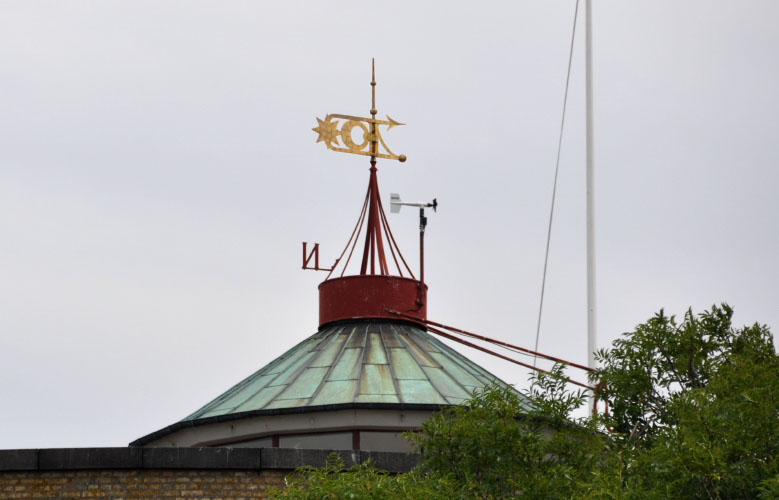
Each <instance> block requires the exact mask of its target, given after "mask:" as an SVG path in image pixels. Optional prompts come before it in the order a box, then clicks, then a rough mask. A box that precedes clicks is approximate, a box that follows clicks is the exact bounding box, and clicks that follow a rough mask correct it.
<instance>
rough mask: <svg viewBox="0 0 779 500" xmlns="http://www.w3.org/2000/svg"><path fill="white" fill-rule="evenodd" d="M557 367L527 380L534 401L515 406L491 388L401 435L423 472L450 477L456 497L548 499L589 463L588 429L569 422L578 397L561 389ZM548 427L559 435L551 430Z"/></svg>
mask: <svg viewBox="0 0 779 500" xmlns="http://www.w3.org/2000/svg"><path fill="white" fill-rule="evenodd" d="M561 377H562V368H561V367H557V368H556V369H555V373H554V374H553V375H552V376H549V375H543V374H541V375H539V376H538V377H536V378H535V379H534V380H533V384H532V391H533V398H534V399H533V400H534V401H535V403H536V404H535V405H534V407H533V408H531V409H528V408H527V407H525V406H523V405H522V403H521V400H520V398H519V396H518V394H517V393H516V392H515V391H514V390H512V389H510V388H502V387H500V386H497V385H495V386H491V387H487V388H485V389H484V390H483V391H481V392H477V393H475V394H474V396H473V397H472V398H471V399H470V400H469V401H468V402H467V403H466V405H464V406H456V407H452V408H448V409H446V410H443V411H441V412H439V413H437V414H435V415H433V416H432V417H431V418H430V419H428V420H427V421H426V422H425V423H424V424H423V425H422V428H421V429H420V432H419V433H413V434H409V435H408V437H409V438H410V439H411V441H412V442H413V443H415V444H416V447H417V449H418V451H419V453H420V456H421V463H420V469H421V470H422V471H425V472H439V473H440V472H446V473H448V474H451V476H452V478H453V479H454V481H455V482H456V484H457V486H458V491H460V494H461V497H462V498H507V497H512V496H517V495H519V494H520V493H521V494H522V498H528V499H532V498H556V497H564V496H567V495H569V494H570V493H571V492H572V488H571V485H572V484H573V483H575V482H576V481H577V480H581V478H582V477H583V476H584V475H585V474H586V471H587V470H588V469H589V468H591V467H592V466H593V464H594V461H595V458H596V456H597V455H596V454H595V453H594V451H595V450H597V449H598V448H599V447H600V443H599V436H598V435H597V433H595V432H594V429H592V428H590V427H588V426H586V425H584V426H581V425H576V424H572V423H571V422H570V421H569V420H568V419H567V416H568V413H569V412H570V411H571V410H573V409H574V408H576V407H578V406H579V405H580V404H581V402H582V395H581V394H569V393H567V392H566V391H565V390H564V384H565V382H563V381H562V379H561ZM555 427H559V428H563V429H565V432H564V433H560V432H553V430H554V428H555Z"/></svg>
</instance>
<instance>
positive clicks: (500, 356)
mask: <svg viewBox="0 0 779 500" xmlns="http://www.w3.org/2000/svg"><path fill="white" fill-rule="evenodd" d="M415 319H419V318H415ZM428 329H429V330H430V331H431V332H433V333H435V334H436V335H440V336H441V337H444V338H445V339H449V340H454V341H455V342H459V343H461V344H463V345H467V346H468V347H473V348H474V349H478V350H480V351H483V352H486V353H487V354H492V355H493V356H497V357H499V358H501V359H505V360H506V361H511V362H512V363H515V364H517V365H520V366H524V367H525V368H530V369H531V370H535V371H537V372H541V373H546V374H547V375H551V376H553V377H556V376H557V375H555V374H554V373H552V372H548V371H546V370H542V369H541V368H537V367H535V366H533V365H528V364H526V363H523V362H521V361H517V360H516V359H511V358H509V357H508V356H504V355H502V354H498V353H497V352H494V351H490V350H489V349H487V348H485V347H481V346H478V345H476V344H473V343H471V342H468V341H467V340H463V339H460V338H457V337H455V336H454V335H449V334H448V333H445V332H442V331H441V330H438V329H436V328H433V327H428ZM560 378H562V380H565V381H566V382H570V383H572V384H575V385H578V386H580V387H584V388H585V389H590V390H591V391H595V388H594V387H590V386H589V385H586V384H582V383H581V382H577V381H575V380H571V379H569V378H567V377H560Z"/></svg>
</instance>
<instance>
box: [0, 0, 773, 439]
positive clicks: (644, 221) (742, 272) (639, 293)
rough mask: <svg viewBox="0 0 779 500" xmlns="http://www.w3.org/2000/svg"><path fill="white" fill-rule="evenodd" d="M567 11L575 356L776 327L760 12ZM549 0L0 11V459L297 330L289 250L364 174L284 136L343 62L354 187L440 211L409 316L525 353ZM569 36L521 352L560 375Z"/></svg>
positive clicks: (766, 58) (94, 431) (117, 422)
mask: <svg viewBox="0 0 779 500" xmlns="http://www.w3.org/2000/svg"><path fill="white" fill-rule="evenodd" d="M593 3H594V4H595V5H594V8H593V44H594V52H593V60H594V69H593V79H594V103H595V115H594V134H595V238H596V262H597V274H596V276H597V279H596V283H597V322H598V346H599V347H607V346H608V345H609V344H610V343H611V342H612V341H613V340H614V339H615V338H617V337H618V336H619V335H620V334H622V333H623V332H627V331H630V330H631V329H632V328H633V327H635V325H637V324H639V323H641V322H643V321H645V320H647V319H648V318H650V317H651V316H652V315H653V314H654V313H655V312H657V311H658V310H660V309H661V308H665V310H666V312H667V313H669V314H677V315H681V314H683V313H684V312H685V311H686V310H687V308H689V307H691V308H692V309H693V311H695V312H701V311H703V310H705V309H708V308H710V307H711V306H712V304H718V303H721V302H727V303H729V304H730V305H732V306H733V307H734V309H735V316H734V320H735V324H736V325H744V324H752V323H754V322H758V323H761V324H767V325H769V327H773V328H774V330H775V329H776V328H777V326H778V325H779V308H778V307H777V298H778V297H777V292H776V283H777V282H779V259H777V256H778V255H779V230H778V229H777V227H778V225H777V222H779V198H778V197H777V196H776V193H777V187H779V171H778V170H777V165H779V142H778V141H777V139H776V138H777V135H779V125H777V116H778V115H779V94H778V93H777V92H776V89H777V88H779V58H777V56H776V54H777V49H779V30H776V27H775V20H776V19H777V18H779V3H777V2H775V1H773V0H766V1H757V0H752V1H743V2H727V1H723V0H720V1H714V2H712V1H710V0H709V1H701V0H690V1H686V2H678V1H671V0H658V1H653V2H635V1H630V2H626V1H624V0H594V2H593ZM574 6H575V2H574V1H573V0H566V1H546V2H539V1H516V0H513V1H504V2H498V1H494V2H492V1H489V2H434V1H429V2H420V1H396V2H372V3H371V2H358V1H351V2H340V1H339V2H298V1H285V2H248V1H232V2H223V1H219V2H217V1H211V2H206V1H165V2H159V1H132V2H130V1H123V2H122V1H102V2H83V1H82V2H79V1H75V2H58V1H41V2H27V1H5V2H2V3H0V116H2V119H0V449H8V448H53V447H85V446H125V445H127V444H128V443H129V442H131V441H133V440H135V439H137V438H139V437H141V436H143V435H146V434H148V433H150V432H153V431H155V430H158V429H161V428H163V427H165V426H167V425H169V424H172V423H174V422H176V421H178V420H180V419H181V418H184V417H185V416H186V415H188V414H190V413H191V412H193V411H194V410H196V409H198V408H199V407H201V406H202V405H204V404H205V403H207V402H208V401H210V400H211V399H213V398H214V397H216V396H217V395H219V394H221V393H222V392H223V391H225V390H227V389H228V388H229V387H231V386H232V385H234V384H235V383H237V382H238V381H240V380H242V379H243V378H244V377H246V376H247V375H249V374H250V373H253V372H254V371H256V370H257V369H259V368H260V367H262V366H264V365H265V364H266V363H268V362H269V361H271V360H272V359H274V358H275V357H277V356H279V355H281V354H282V353H283V352H284V351H286V350H287V349H288V348H290V347H292V346H293V345H294V344H296V343H297V342H299V341H300V340H302V339H304V338H306V337H307V336H309V335H311V334H313V333H314V332H316V329H317V318H318V310H317V305H318V302H317V300H318V296H317V285H318V283H319V282H321V281H322V280H323V279H324V277H325V275H324V274H322V273H317V272H314V271H303V270H301V268H300V267H301V242H303V241H307V242H318V243H320V245H321V253H320V258H321V259H322V262H323V264H325V263H328V262H331V261H332V260H334V259H335V257H337V256H338V254H339V253H340V251H341V249H342V248H343V246H344V245H345V243H346V240H347V239H348V237H349V234H350V232H351V230H352V228H353V225H354V223H355V221H356V219H357V216H358V215H359V211H360V208H361V206H362V201H363V196H364V193H365V189H366V186H367V182H368V167H369V165H368V162H367V159H366V158H365V157H360V156H356V155H348V154H341V153H335V152H332V151H327V150H326V149H325V147H324V145H323V144H322V143H318V144H317V143H316V134H315V133H314V132H312V131H311V128H312V127H314V126H316V117H320V118H324V116H325V115H326V114H327V113H342V114H352V115H361V116H365V115H367V113H368V110H369V109H370V85H369V82H370V63H371V58H372V57H375V58H376V78H377V81H378V86H377V108H378V110H379V115H380V116H381V117H383V116H384V115H386V114H389V115H390V116H392V118H394V119H396V120H398V121H400V122H403V123H406V124H407V125H406V126H403V127H395V128H393V129H392V130H391V131H389V132H385V133H383V137H384V139H385V141H386V142H387V144H388V145H389V146H390V148H391V149H392V150H393V151H395V152H396V153H403V154H406V155H407V156H408V161H407V162H405V163H403V164H400V163H398V162H393V161H380V162H379V187H380V190H381V193H382V197H383V198H384V199H388V197H389V193H391V192H397V193H400V194H401V196H402V197H403V199H404V200H413V201H429V200H431V199H432V198H437V200H438V202H439V210H438V212H437V213H435V214H432V213H430V214H428V220H429V222H428V228H427V232H426V237H425V256H426V259H425V278H426V282H427V284H428V285H429V293H428V299H429V303H428V317H429V318H430V319H431V320H434V321H438V322H441V323H446V324H449V325H454V326H457V327H460V328H463V329H467V330H471V331H474V332H477V333H480V334H482V335H486V336H490V337H493V338H496V339H500V340H503V341H506V342H510V343H514V344H518V345H520V346H526V347H532V346H533V343H534V340H535V331H536V322H537V319H538V307H539V297H540V288H541V279H542V271H543V262H544V248H545V243H546V231H547V224H548V217H549V210H550V203H551V194H552V182H553V176H554V165H555V156H556V148H557V141H558V134H559V128H560V115H561V109H562V102H563V93H564V86H565V74H566V66H567V61H568V50H569V44H570V36H571V28H572V22H573V13H574ZM582 13H583V3H582ZM582 21H583V15H580V16H579V24H578V26H577V37H576V40H575V46H574V58H573V67H572V73H571V87H570V93H569V101H568V104H569V107H568V116H567V119H566V127H565V131H564V136H563V142H562V154H561V161H560V174H559V182H558V186H557V204H556V207H555V219H554V226H553V230H552V238H551V250H550V255H549V270H548V275H547V283H546V296H545V304H544V313H543V318H542V327H541V336H540V343H539V350H540V351H542V352H546V353H549V354H553V355H556V356H560V357H563V358H565V359H569V360H571V361H575V362H580V363H584V362H586V359H587V352H586V309H587V306H586V303H587V302H586V254H585V126H584V125H585V117H584V102H585V100H584V93H585V87H584V43H583V40H584V37H583V34H584V25H583V22H582ZM388 217H389V218H390V223H391V225H392V228H393V233H394V234H395V237H396V239H397V240H398V244H399V245H400V248H401V249H402V250H403V251H404V255H405V257H406V258H407V260H408V262H409V264H410V265H411V266H412V268H413V269H417V267H418V255H417V248H418V247H417V245H418V240H417V238H418V233H417V224H418V221H417V216H416V213H415V212H414V210H408V209H406V210H403V211H402V212H401V213H400V214H389V213H388ZM457 349H458V350H460V351H461V352H463V353H465V354H466V355H468V356H469V357H471V358H472V359H473V360H475V361H477V362H478V363H480V364H481V365H482V366H485V367H486V368H488V369H489V370H491V371H492V372H493V373H495V374H496V375H498V376H499V377H501V378H502V379H503V380H505V381H507V382H510V383H513V384H515V385H516V386H517V387H518V388H524V387H527V381H528V371H527V370H526V369H522V368H520V367H517V366H516V365H512V364H510V363H507V362H505V361H502V360H499V359H495V358H491V357H489V356H487V355H483V354H482V353H478V352H473V351H469V350H467V349H468V348H465V347H457ZM540 366H547V365H544V364H541V365H540ZM572 375H574V376H578V374H576V373H573V372H572Z"/></svg>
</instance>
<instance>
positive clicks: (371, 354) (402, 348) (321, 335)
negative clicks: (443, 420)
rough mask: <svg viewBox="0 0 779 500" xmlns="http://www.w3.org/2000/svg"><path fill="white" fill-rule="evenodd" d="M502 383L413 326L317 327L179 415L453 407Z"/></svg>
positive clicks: (355, 324) (375, 323)
mask: <svg viewBox="0 0 779 500" xmlns="http://www.w3.org/2000/svg"><path fill="white" fill-rule="evenodd" d="M493 381H494V382H496V383H498V384H500V385H506V384H505V382H503V381H501V380H499V379H498V378H497V377H495V376H494V375H492V374H491V373H489V372H488V371H486V370H485V369H483V368H481V367H480V366H478V365H477V364H475V363H473V362H472V361H470V360H468V359H467V358H466V357H464V356H462V355H461V354H460V353H458V352H457V351H455V350H454V349H452V348H451V347H449V346H447V345H445V344H443V343H441V342H440V341H438V340H437V339H436V338H434V337H433V336H432V335H430V334H429V333H427V332H425V331H424V330H423V329H421V328H420V327H417V326H413V325H409V324H401V323H392V322H387V321H370V322H368V321H361V322H351V323H346V324H340V325H334V326H331V327H327V328H324V329H322V330H320V331H319V332H317V333H315V334H314V335H312V336H311V337H309V338H307V339H306V340H304V341H303V342H301V343H300V344H298V345H297V346H295V347H293V348H292V349H290V350H289V351H287V352H286V353H284V354H283V355H282V356H280V357H279V358H277V359H275V360H274V361H272V362H271V363H269V364H268V365H266V366H265V367H263V368H261V369H260V370H259V371H257V372H256V373H254V374H252V375H250V376H249V377H247V378H246V379H244V380H243V381H241V382H240V383H238V384H237V385H235V386H234V387H232V388H231V389H230V390H228V391H227V392H225V393H224V394H222V395H221V396H219V397H217V398H216V399H214V400H213V401H211V402H210V403H208V404H207V405H205V406H204V407H202V408H201V409H199V410H197V411H196V412H194V413H193V414H191V415H190V416H188V417H187V418H185V419H184V421H187V420H190V421H191V420H197V419H201V418H208V417H218V416H222V415H236V414H239V413H242V412H253V411H256V410H270V409H281V408H298V409H302V408H304V407H312V409H313V407H318V406H323V405H337V404H348V403H399V404H433V405H449V404H460V403H462V402H463V401H464V400H465V399H467V398H468V397H470V395H471V393H472V392H473V391H474V389H478V388H481V387H483V386H485V385H487V384H489V383H491V382H493Z"/></svg>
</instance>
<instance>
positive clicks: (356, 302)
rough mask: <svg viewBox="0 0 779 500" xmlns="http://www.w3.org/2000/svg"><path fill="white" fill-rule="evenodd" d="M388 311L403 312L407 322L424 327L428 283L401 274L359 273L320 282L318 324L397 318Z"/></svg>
mask: <svg viewBox="0 0 779 500" xmlns="http://www.w3.org/2000/svg"><path fill="white" fill-rule="evenodd" d="M388 310H394V311H403V312H404V317H403V319H406V320H408V321H413V322H416V323H419V324H420V325H422V326H424V322H423V321H424V319H425V318H426V317H427V286H426V285H422V284H421V283H420V282H419V281H417V280H413V279H410V278H402V277H400V276H381V275H359V276H345V277H343V278H335V279H331V280H327V281H323V282H322V283H320V285H319V326H320V328H321V327H322V326H324V325H327V324H329V323H332V322H334V321H341V320H347V319H356V318H371V319H372V318H376V319H398V316H397V315H396V314H392V313H390V312H388Z"/></svg>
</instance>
